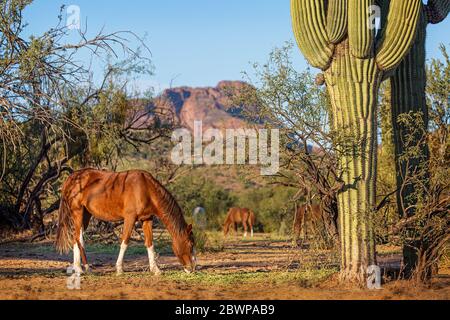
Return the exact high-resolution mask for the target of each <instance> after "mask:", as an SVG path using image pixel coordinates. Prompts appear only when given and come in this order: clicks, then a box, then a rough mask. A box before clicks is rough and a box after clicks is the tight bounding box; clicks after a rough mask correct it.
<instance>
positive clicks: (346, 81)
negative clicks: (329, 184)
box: [291, 0, 421, 282]
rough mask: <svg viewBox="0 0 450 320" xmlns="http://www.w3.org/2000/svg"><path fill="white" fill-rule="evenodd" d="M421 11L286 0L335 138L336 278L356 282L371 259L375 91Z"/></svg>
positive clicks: (336, 0) (404, 4) (402, 5)
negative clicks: (376, 18)
mask: <svg viewBox="0 0 450 320" xmlns="http://www.w3.org/2000/svg"><path fill="white" fill-rule="evenodd" d="M375 5H382V6H381V8H380V10H381V11H382V12H381V14H382V16H384V17H385V19H382V23H381V30H380V32H379V33H378V35H377V34H376V29H375V27H374V25H373V24H372V23H371V20H372V18H373V17H372V16H371V15H372V13H373V9H374V8H375V7H374V6H375ZM420 8H421V1H420V0H411V1H405V0H392V1H390V2H389V3H387V2H386V1H375V0H361V1H358V0H329V1H323V0H291V12H292V21H293V29H294V33H295V37H296V40H297V42H298V45H299V47H300V49H301V51H302V52H303V54H304V55H305V57H306V59H307V60H308V61H309V63H310V64H311V65H313V66H314V67H317V68H320V69H322V70H323V71H324V74H325V82H326V85H327V88H328V91H329V94H330V98H331V104H332V112H331V113H332V118H333V119H332V120H333V121H332V126H333V129H334V131H335V132H337V133H339V135H337V136H339V137H340V139H341V141H340V143H339V147H338V152H339V155H338V156H339V162H340V167H341V169H342V170H343V175H342V180H343V187H342V189H341V191H340V193H339V195H338V202H339V203H338V206H339V225H340V237H341V253H342V257H341V275H342V278H343V279H348V280H356V281H358V282H363V281H364V279H365V276H366V273H367V272H366V271H367V266H369V265H373V264H376V254H375V241H374V233H373V225H372V221H373V218H372V216H373V212H374V208H375V187H376V169H377V113H376V111H377V109H376V107H377V94H378V90H379V88H380V84H381V82H382V80H383V78H384V77H386V76H387V75H388V73H389V72H390V71H392V70H394V69H395V68H396V67H397V66H398V64H399V63H400V62H401V61H402V59H403V58H404V57H405V55H406V54H407V53H408V50H409V49H410V47H411V45H412V43H413V41H414V39H415V34H416V28H417V21H418V18H419V12H420Z"/></svg>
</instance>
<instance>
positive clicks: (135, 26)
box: [25, 0, 450, 88]
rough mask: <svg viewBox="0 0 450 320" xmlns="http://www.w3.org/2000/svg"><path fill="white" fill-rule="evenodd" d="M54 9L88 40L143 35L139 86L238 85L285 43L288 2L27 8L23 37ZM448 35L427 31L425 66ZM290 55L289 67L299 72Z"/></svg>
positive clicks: (166, 0) (101, 1)
mask: <svg viewBox="0 0 450 320" xmlns="http://www.w3.org/2000/svg"><path fill="white" fill-rule="evenodd" d="M62 4H66V5H72V4H74V5H78V6H79V7H80V9H81V18H82V24H84V23H85V22H86V21H87V24H88V30H89V31H90V32H91V34H93V33H95V32H96V31H98V30H99V29H101V28H102V27H104V28H105V31H107V32H112V31H118V30H131V31H134V32H135V33H137V34H138V35H141V36H143V35H144V34H148V36H147V40H146V43H147V45H148V46H149V47H150V49H151V51H152V60H153V63H154V65H155V75H154V76H153V77H151V78H150V77H149V78H146V79H141V85H143V86H146V85H147V84H148V85H157V86H159V87H163V88H164V87H168V86H169V85H170V84H172V86H181V85H188V86H215V85H216V84H217V82H219V81H220V80H241V79H242V74H241V72H242V71H248V70H251V66H250V62H264V61H266V60H267V57H268V54H269V53H270V51H271V50H272V49H273V48H274V47H277V46H278V47H280V46H282V45H283V44H284V43H285V42H286V41H293V36H292V31H291V22H290V13H289V0H282V1H280V0H190V1H187V0H129V1H126V2H125V1H113V0H78V1H75V0H74V1H72V2H64V1H60V0H35V2H34V3H33V4H32V5H31V6H30V7H29V8H28V9H27V11H26V14H25V19H26V21H28V22H29V27H28V32H29V33H36V34H39V33H42V32H43V31H45V30H47V29H48V28H49V27H51V26H53V25H55V23H56V21H57V16H58V13H59V8H60V6H61V5H62ZM449 32H450V18H449V19H447V20H446V21H445V22H443V23H441V24H439V25H437V26H431V27H430V28H429V33H428V43H427V53H428V58H430V57H436V56H439V53H438V50H437V49H438V46H439V43H446V44H449V43H450V41H449ZM295 53H296V54H295V55H294V56H295V57H294V63H295V66H296V67H297V68H299V69H303V68H305V67H306V62H305V61H304V59H303V58H302V57H301V55H300V53H299V52H298V51H295Z"/></svg>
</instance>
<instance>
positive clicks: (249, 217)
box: [223, 208, 256, 238]
mask: <svg viewBox="0 0 450 320" xmlns="http://www.w3.org/2000/svg"><path fill="white" fill-rule="evenodd" d="M255 220H256V217H255V213H254V212H253V211H252V210H250V209H248V208H230V209H229V210H228V213H227V217H226V219H225V224H224V226H223V232H224V235H225V237H226V236H227V235H228V232H229V230H230V226H231V225H233V228H234V231H235V233H236V234H237V225H238V224H242V225H243V226H244V238H245V237H247V231H248V229H249V228H250V232H251V237H252V238H253V226H254V225H255Z"/></svg>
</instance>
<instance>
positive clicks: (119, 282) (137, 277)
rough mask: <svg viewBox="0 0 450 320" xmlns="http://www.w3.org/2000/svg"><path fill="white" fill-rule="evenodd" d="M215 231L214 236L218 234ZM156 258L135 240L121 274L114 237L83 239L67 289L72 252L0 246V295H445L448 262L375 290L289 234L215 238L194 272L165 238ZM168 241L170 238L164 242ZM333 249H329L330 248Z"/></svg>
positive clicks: (386, 255)
mask: <svg viewBox="0 0 450 320" xmlns="http://www.w3.org/2000/svg"><path fill="white" fill-rule="evenodd" d="M218 237H219V236H218ZM162 243H163V242H160V243H159V244H158V246H159V247H160V250H161V251H162V252H161V254H160V256H159V260H158V261H159V265H160V268H161V270H162V271H163V274H162V275H160V276H153V275H152V274H150V273H149V271H148V262H147V255H146V250H145V248H144V247H143V244H142V243H133V244H132V245H131V247H130V248H129V251H128V252H127V254H126V256H125V265H124V268H125V274H124V275H122V276H116V274H115V269H114V265H115V260H116V258H117V253H118V250H119V248H118V245H117V244H102V245H99V244H91V245H89V244H88V249H87V250H88V251H87V253H88V259H89V262H90V264H91V271H90V272H89V273H88V274H84V275H82V277H81V288H80V290H70V289H68V288H67V278H68V275H67V272H66V269H67V267H68V266H70V262H71V256H70V255H66V256H61V255H59V254H57V253H56V251H55V249H54V247H53V244H52V242H51V241H49V240H46V241H42V242H39V243H7V244H3V245H0V299H33V300H34V299H46V300H48V299H50V300H54V299H82V300H84V299H94V300H97V299H118V300H123V299H163V300H164V299H206V300H208V299H219V300H222V299H229V300H234V299H248V300H253V299H269V300H270V299H272V300H276V299H288V300H304V299H308V300H309V299H326V300H329V299H401V300H404V299H449V297H450V268H448V265H446V263H444V266H441V270H440V274H439V275H438V276H437V277H435V278H434V279H433V282H432V284H431V286H429V287H417V286H412V285H411V284H410V283H408V282H404V281H398V280H395V279H392V276H388V275H387V274H385V280H387V281H386V282H385V283H384V285H383V289H381V290H375V291H370V290H365V289H361V288H357V287H354V286H352V285H342V284H340V283H338V281H337V264H336V261H333V258H330V252H328V251H327V250H318V249H314V250H312V249H311V248H308V245H307V244H304V245H303V247H302V248H293V247H292V245H291V242H290V241H289V239H283V238H281V237H279V238H277V237H273V236H270V235H264V234H257V235H256V236H255V238H253V239H246V240H244V239H242V238H240V237H236V236H234V237H231V238H229V239H227V240H223V239H222V240H218V242H217V243H216V244H214V245H213V246H212V247H211V248H210V249H209V250H208V252H206V253H201V254H199V257H198V259H199V267H198V271H197V272H196V273H195V274H185V273H184V272H182V271H181V266H180V265H179V263H178V261H177V260H176V258H175V257H174V256H173V255H172V254H170V249H167V248H164V243H163V244H162ZM165 245H169V247H170V243H165ZM331 256H332V255H331ZM379 259H380V264H381V265H382V266H384V267H389V266H393V265H395V264H396V263H397V261H398V259H399V254H398V252H397V248H395V247H382V246H381V247H380V248H379Z"/></svg>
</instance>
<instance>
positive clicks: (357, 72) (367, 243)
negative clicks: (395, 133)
mask: <svg viewBox="0 0 450 320" xmlns="http://www.w3.org/2000/svg"><path fill="white" fill-rule="evenodd" d="M336 53H337V54H336V57H335V59H334V60H333V63H332V65H331V67H330V69H329V70H328V71H327V72H326V82H327V87H328V90H329V93H330V97H331V101H332V107H333V114H334V115H336V116H335V117H333V121H334V122H333V129H334V130H335V132H336V135H339V138H338V140H339V141H336V146H337V150H338V151H339V153H340V154H339V157H340V164H341V169H342V170H343V182H344V187H343V189H342V190H341V191H340V193H339V195H338V206H339V227H340V236H341V238H340V240H341V258H342V260H341V276H342V279H344V280H350V281H355V282H358V283H363V282H364V281H365V279H366V274H367V267H368V266H370V265H374V264H376V256H375V240H374V231H373V225H372V222H373V213H374V208H375V206H376V204H375V187H376V166H377V117H376V107H377V94H378V90H379V87H380V83H381V75H380V72H379V71H378V69H377V67H376V63H375V61H374V60H373V59H364V60H362V59H357V58H354V57H353V55H352V54H351V53H350V51H349V50H348V45H347V43H346V42H344V43H343V44H342V45H340V46H339V47H338V48H336Z"/></svg>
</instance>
